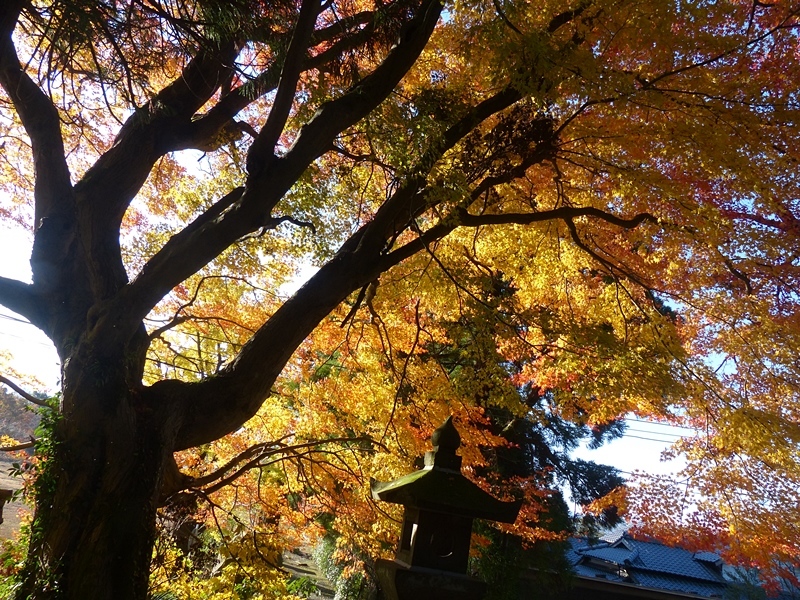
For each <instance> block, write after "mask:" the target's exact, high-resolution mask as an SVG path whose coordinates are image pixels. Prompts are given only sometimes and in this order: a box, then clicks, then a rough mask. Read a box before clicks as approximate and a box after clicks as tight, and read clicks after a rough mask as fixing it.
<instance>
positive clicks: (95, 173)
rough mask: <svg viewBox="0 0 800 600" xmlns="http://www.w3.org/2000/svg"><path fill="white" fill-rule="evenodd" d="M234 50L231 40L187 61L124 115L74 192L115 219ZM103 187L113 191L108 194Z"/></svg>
mask: <svg viewBox="0 0 800 600" xmlns="http://www.w3.org/2000/svg"><path fill="white" fill-rule="evenodd" d="M236 54H237V49H236V47H235V45H234V44H233V43H232V42H227V43H225V44H223V45H222V46H221V47H220V48H218V49H217V50H205V51H202V52H200V53H199V54H198V55H197V56H196V57H195V58H193V59H192V60H191V61H189V64H187V65H186V68H185V69H184V70H183V72H182V73H181V75H180V76H179V77H178V78H177V79H175V80H174V81H173V82H172V83H171V84H169V85H168V86H167V87H165V88H164V89H163V90H161V92H159V93H158V95H157V96H156V97H155V98H154V99H153V100H151V101H150V102H148V103H147V104H145V105H144V106H143V107H142V108H140V109H139V110H137V111H136V112H135V113H134V114H133V115H131V116H130V117H129V118H128V120H127V121H126V122H125V125H123V127H122V129H121V130H120V132H119V134H118V135H117V138H116V140H115V142H114V145H113V146H112V147H111V148H110V149H109V150H108V151H107V152H106V153H105V154H103V156H101V157H100V158H99V159H98V160H97V162H96V163H95V164H94V165H93V166H92V168H90V169H89V170H88V171H87V172H86V174H85V175H84V177H83V178H82V179H81V181H80V182H79V183H78V184H77V185H76V192H78V193H79V194H81V195H82V197H83V198H87V199H92V201H97V199H98V198H101V199H102V200H103V211H104V213H105V214H107V215H109V216H110V217H111V218H113V219H114V222H112V223H113V224H118V222H119V220H120V219H121V218H122V215H123V214H124V212H125V210H126V209H127V207H128V203H129V202H130V200H131V199H132V198H133V197H134V196H135V195H136V193H137V192H138V191H139V189H140V188H141V186H142V184H143V183H144V181H145V180H146V179H147V177H148V176H149V174H150V171H151V169H152V168H153V165H154V164H155V162H156V161H157V160H158V159H159V158H160V157H161V156H163V154H164V153H165V152H168V151H170V150H172V149H174V148H175V146H176V141H175V140H176V137H181V136H182V135H183V131H184V129H185V127H186V126H187V125H188V124H190V123H191V118H192V116H193V115H194V114H195V113H196V112H197V110H198V109H199V108H200V107H201V106H203V104H205V103H206V102H207V101H208V100H209V98H211V96H212V95H213V94H214V92H215V91H216V90H217V89H218V88H219V85H220V84H221V82H222V81H223V80H224V79H225V77H226V76H227V74H228V73H230V71H231V69H232V68H233V62H234V59H235V57H236ZM106 190H109V191H110V190H113V194H114V195H113V196H111V197H109V193H107V192H106ZM115 229H116V228H115Z"/></svg>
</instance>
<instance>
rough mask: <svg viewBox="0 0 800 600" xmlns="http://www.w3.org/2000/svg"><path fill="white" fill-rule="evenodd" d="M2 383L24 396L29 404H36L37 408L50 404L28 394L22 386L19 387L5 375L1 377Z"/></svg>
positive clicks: (0, 381)
mask: <svg viewBox="0 0 800 600" xmlns="http://www.w3.org/2000/svg"><path fill="white" fill-rule="evenodd" d="M0 383H2V384H4V385H7V386H8V387H10V388H11V389H12V390H14V391H15V392H17V394H19V395H20V396H22V397H23V398H24V399H25V400H27V401H28V402H31V403H33V404H35V405H37V406H48V404H47V402H46V401H45V400H40V399H39V398H37V397H36V396H34V395H33V394H29V393H28V392H26V391H25V390H23V389H22V388H21V387H20V386H18V385H17V384H16V383H14V382H13V381H11V380H10V379H9V378H8V377H4V376H3V375H0Z"/></svg>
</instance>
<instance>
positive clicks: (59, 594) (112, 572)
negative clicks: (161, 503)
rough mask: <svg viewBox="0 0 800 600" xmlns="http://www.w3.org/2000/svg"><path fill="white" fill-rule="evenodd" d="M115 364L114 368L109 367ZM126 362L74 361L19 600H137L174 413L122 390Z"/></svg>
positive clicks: (139, 392)
mask: <svg viewBox="0 0 800 600" xmlns="http://www.w3.org/2000/svg"><path fill="white" fill-rule="evenodd" d="M113 362H116V363H117V364H116V365H114V364H112V363H113ZM122 364H124V361H119V360H117V361H109V360H103V361H102V362H100V361H86V360H77V357H75V358H73V359H72V360H71V361H70V363H69V364H68V368H67V369H66V370H65V379H64V398H63V413H64V414H65V415H66V417H67V418H61V420H59V421H58V422H57V424H56V426H55V431H54V440H55V442H56V443H55V445H54V448H53V450H52V453H51V454H52V456H51V458H50V459H49V460H48V462H47V463H46V464H45V466H44V467H43V471H42V473H41V474H40V475H39V481H38V483H37V487H38V492H39V493H38V497H37V508H36V516H35V520H34V525H33V527H32V532H33V533H32V539H31V545H30V550H29V556H28V561H27V563H26V568H25V574H24V579H23V585H22V588H21V589H20V590H19V591H18V593H17V598H18V599H19V600H21V599H23V598H25V599H28V598H33V599H36V600H39V599H55V598H58V599H75V600H78V599H80V600H94V599H97V600H100V599H108V600H111V599H113V600H128V599H130V600H133V599H137V600H142V599H143V598H145V597H146V595H147V588H148V575H149V566H150V560H151V554H152V547H153V541H154V535H155V517H156V509H157V507H158V500H159V494H160V491H161V484H162V478H163V475H164V472H165V465H167V464H169V461H170V460H171V455H172V452H171V449H172V448H173V447H174V438H175V432H176V430H177V425H176V423H177V418H176V415H177V414H178V413H177V411H175V410H171V407H170V405H169V403H167V402H159V403H158V405H157V406H156V407H155V408H153V403H152V402H150V401H148V399H147V398H145V397H143V395H144V394H145V391H144V389H143V388H141V386H137V387H135V388H134V387H133V386H130V385H128V384H126V383H125V381H126V380H129V379H128V378H127V377H125V376H124V372H123V369H121V368H120V365H122Z"/></svg>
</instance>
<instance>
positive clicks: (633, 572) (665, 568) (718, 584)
mask: <svg viewBox="0 0 800 600" xmlns="http://www.w3.org/2000/svg"><path fill="white" fill-rule="evenodd" d="M570 545H571V549H570V552H569V553H568V558H569V560H570V562H571V563H572V564H573V567H574V569H575V571H576V573H577V574H578V575H583V576H588V577H604V578H605V579H608V580H610V581H616V580H618V581H627V582H628V583H634V584H636V585H641V586H644V587H649V588H656V589H663V590H671V591H676V592H682V593H690V594H698V595H700V596H705V597H711V596H719V595H721V594H722V592H723V591H724V589H725V586H726V583H727V582H726V581H725V579H724V578H723V576H722V570H721V568H719V565H721V561H720V558H719V556H717V555H716V554H713V553H711V552H698V553H694V554H693V553H692V552H688V551H686V550H683V549H681V548H672V547H669V546H665V545H663V544H659V543H657V542H650V541H643V540H636V539H634V538H632V537H630V536H629V535H627V534H623V535H621V536H615V537H614V538H610V539H608V541H600V542H597V543H594V544H590V543H589V542H588V541H587V540H585V539H580V538H573V539H572V540H571V543H570Z"/></svg>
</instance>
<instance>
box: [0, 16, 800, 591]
mask: <svg viewBox="0 0 800 600" xmlns="http://www.w3.org/2000/svg"><path fill="white" fill-rule="evenodd" d="M797 10H798V9H797V7H796V6H794V5H793V4H792V3H791V2H788V1H778V2H774V3H769V4H765V3H761V2H752V3H748V2H741V1H735V0H731V1H729V2H720V3H716V4H713V5H708V4H707V3H701V2H688V3H687V2H662V1H657V2H656V1H653V2H624V1H623V2H610V1H606V0H597V1H594V2H593V1H585V0H580V1H578V2H575V3H573V4H570V5H566V6H565V5H564V3H562V2H555V1H543V2H540V3H536V4H533V3H529V2H515V1H512V0H509V1H506V2H492V3H488V2H479V1H474V2H473V1H470V2H464V3H461V2H459V3H456V4H447V5H443V4H441V3H440V2H439V1H438V0H421V1H417V0H395V1H391V2H379V3H375V4H371V3H368V2H358V1H344V0H342V1H339V0H332V1H329V2H324V3H322V2H319V1H317V0H299V1H294V0H277V1H276V2H270V3H267V2H262V1H260V0H235V1H233V2H217V1H216V0H197V1H190V0H164V1H155V0H131V1H130V2H111V1H106V2H86V1H85V0H53V1H50V2H45V1H42V2H38V1H37V2H24V1H22V0H9V1H7V2H4V3H3V5H2V8H0V86H2V89H3V90H4V96H3V104H2V106H0V111H2V113H1V114H2V124H0V127H2V129H3V136H4V137H3V139H4V142H3V143H4V154H3V156H2V169H3V185H4V191H5V192H6V196H4V198H3V201H2V202H3V204H2V205H1V206H0V215H2V217H3V218H4V219H7V220H9V221H16V222H19V223H22V224H24V225H26V226H28V227H30V228H31V229H32V230H33V232H34V243H33V248H32V254H31V266H32V270H33V282H32V283H30V284H26V283H23V282H19V281H15V280H11V279H8V278H0V303H2V304H3V305H4V306H6V307H8V308H10V309H11V310H13V311H15V312H17V313H19V314H21V315H23V316H24V317H26V318H27V319H29V320H30V321H31V322H32V323H33V324H35V325H36V326H37V327H39V328H40V329H42V330H43V331H44V332H45V333H46V334H47V335H48V336H49V337H50V339H51V340H52V341H53V343H54V344H55V346H56V348H57V350H58V352H59V355H60V357H61V359H62V361H63V374H62V381H63V384H62V385H63V390H62V398H61V406H60V412H59V414H60V419H59V421H58V424H57V426H56V430H55V432H54V440H53V446H52V448H53V451H52V452H53V455H52V457H51V458H50V461H49V467H48V468H50V469H52V471H51V473H52V474H53V477H52V479H51V480H50V483H51V484H52V485H50V486H43V488H42V489H46V490H47V492H46V493H40V495H39V498H38V499H37V510H36V517H35V518H36V522H35V526H34V528H33V531H34V535H33V538H32V541H31V546H30V551H29V555H28V563H27V571H26V575H25V580H24V583H23V585H22V587H21V589H20V591H19V597H21V598H23V597H25V598H27V597H36V598H48V597H66V598H110V597H114V598H119V599H124V598H143V597H144V595H145V594H146V589H147V574H148V566H149V562H150V557H151V552H152V545H153V536H154V520H155V515H156V510H157V507H158V506H159V505H160V504H162V503H163V502H165V500H166V499H167V498H169V497H171V496H173V495H174V494H176V493H178V492H180V491H181V490H184V489H187V488H190V487H191V486H192V485H193V483H194V481H193V479H192V478H191V477H189V476H186V475H185V474H182V473H181V472H180V471H179V469H178V468H177V465H176V462H175V459H174V453H175V452H178V451H181V450H185V449H189V448H193V447H197V446H202V445H204V444H208V443H210V442H213V441H214V440H217V439H220V438H222V437H224V436H226V435H228V434H230V433H231V432H235V431H236V430H238V429H239V428H240V427H242V425H243V424H244V423H246V422H247V421H248V419H250V418H251V417H252V416H253V415H254V414H256V412H257V411H258V410H259V407H261V406H262V404H263V403H264V400H265V398H267V397H268V396H269V395H270V393H271V390H272V389H273V386H274V385H275V383H276V380H277V378H278V377H279V375H280V374H281V372H282V371H283V369H284V367H285V366H286V365H287V362H288V361H289V360H290V358H291V357H292V355H293V353H294V352H295V351H296V350H297V349H298V347H299V346H301V344H302V343H303V340H305V339H306V338H307V336H308V335H309V334H311V333H312V332H313V331H314V330H315V328H317V327H318V325H319V324H320V323H321V322H323V321H324V320H325V319H326V316H327V315H328V314H329V313H331V311H333V310H334V309H335V308H336V307H337V306H339V305H340V304H341V303H342V302H344V301H346V300H347V301H349V302H350V303H351V304H350V306H351V308H352V312H353V313H354V314H355V313H358V312H359V310H362V311H363V310H367V309H368V308H369V306H370V304H374V298H373V296H374V295H375V294H376V293H379V292H380V288H381V287H382V286H383V285H384V284H385V282H386V280H390V279H391V280H395V281H400V280H399V278H400V277H401V276H402V277H407V278H408V279H406V280H404V281H403V285H406V286H408V287H409V288H413V286H414V283H413V280H415V279H416V280H420V277H426V276H427V274H426V271H425V267H424V264H425V263H426V262H428V263H430V262H433V263H437V262H441V263H442V264H443V265H445V266H448V265H450V267H451V268H444V269H441V270H440V271H439V275H437V277H440V283H441V284H442V285H440V286H439V287H438V288H434V289H431V288H426V287H421V288H420V291H419V294H418V297H419V303H418V304H417V306H418V307H419V310H421V311H422V310H436V308H437V303H438V302H439V300H438V298H439V297H443V296H445V295H446V292H448V291H450V290H454V291H455V292H456V293H462V291H461V288H459V280H458V277H457V276H458V273H457V270H456V271H454V269H453V268H452V267H453V266H458V265H461V266H464V265H466V263H471V264H473V265H474V266H475V267H476V268H481V267H480V266H479V265H481V264H488V265H489V266H490V267H491V269H493V270H501V271H503V272H504V273H505V274H506V275H507V276H508V277H511V278H513V281H514V285H516V286H517V287H518V288H519V290H520V292H519V293H518V294H517V295H516V296H517V301H518V302H519V303H520V304H521V305H524V306H525V307H526V310H527V312H526V313H525V316H526V321H525V323H524V324H523V326H522V327H521V328H520V331H521V332H523V333H521V334H520V336H518V338H517V340H516V342H513V343H516V344H518V345H519V346H521V347H522V348H523V349H524V348H533V349H535V354H536V356H535V359H534V360H530V361H528V362H527V363H526V364H525V366H524V368H523V369H522V370H521V371H520V372H519V373H517V374H516V375H515V380H516V381H517V382H518V383H519V384H523V383H526V382H527V383H530V384H532V385H535V386H538V387H539V388H540V389H543V390H559V392H558V394H559V397H560V398H561V400H562V401H561V402H560V404H559V409H560V411H561V414H562V415H564V416H576V417H577V416H580V417H581V418H585V419H587V421H588V422H589V423H591V424H595V425H601V424H603V423H608V422H610V421H612V420H614V419H615V418H617V417H618V416H619V415H620V414H624V413H625V412H627V411H635V412H637V413H639V414H643V415H658V416H661V417H663V418H667V417H669V416H670V415H671V416H672V418H675V419H684V420H686V421H688V422H690V423H692V424H694V425H695V426H697V427H698V430H699V431H700V432H701V435H700V437H699V438H698V441H697V443H695V444H694V446H693V447H692V448H691V449H690V455H691V457H692V458H696V459H697V460H698V461H699V462H698V464H700V465H704V466H708V465H712V464H716V465H719V464H723V463H726V461H727V463H729V465H728V466H729V468H726V469H724V473H736V474H737V475H738V476H740V477H739V481H738V482H737V483H736V484H737V485H740V486H741V490H742V491H741V493H742V494H744V495H745V496H747V492H748V488H747V486H746V485H744V484H742V483H741V482H744V483H745V484H746V483H747V482H753V481H754V479H753V477H754V476H755V477H758V478H761V477H762V472H763V471H764V470H766V471H768V472H769V473H770V474H771V475H770V477H772V480H773V481H784V482H789V483H787V484H786V485H781V486H779V488H780V489H779V490H778V491H779V492H780V493H779V494H778V495H777V496H775V497H774V498H767V499H766V500H765V501H764V502H762V504H761V505H760V506H762V507H765V506H766V507H767V509H768V510H767V511H766V512H764V511H756V512H753V513H747V514H741V513H740V511H739V510H738V509H739V508H745V509H746V508H747V505H746V504H745V505H742V506H738V505H735V504H733V503H730V502H727V503H726V497H725V495H724V494H722V495H718V496H715V498H717V499H718V500H721V501H722V503H723V504H724V506H723V507H722V508H723V509H724V510H722V511H721V512H719V514H720V519H722V522H724V526H725V527H727V528H728V530H729V532H730V533H731V535H732V537H736V535H738V532H739V531H746V530H747V529H746V528H745V529H742V528H741V526H740V525H741V523H743V522H746V523H748V526H750V525H752V527H755V528H756V529H757V530H758V531H759V532H760V533H761V534H763V535H765V536H768V535H770V532H772V533H771V535H773V536H775V535H776V532H775V531H774V530H773V529H774V528H772V525H771V524H770V523H769V522H768V520H766V521H765V520H763V519H762V520H760V521H759V520H758V519H756V520H753V517H759V518H760V516H764V515H765V514H766V515H767V516H769V515H774V514H775V510H776V509H777V508H778V506H780V507H781V508H782V509H784V512H783V513H782V522H783V523H784V526H785V527H794V528H796V527H797V526H798V523H800V514H799V513H798V506H800V502H794V503H793V504H791V505H789V506H787V505H783V504H781V505H779V504H778V502H781V503H782V502H783V501H784V500H785V499H786V498H785V493H784V492H785V490H786V489H789V490H791V489H794V490H795V492H794V494H795V496H794V497H795V498H796V490H797V489H799V488H800V486H797V485H794V487H792V486H791V485H790V484H791V482H797V480H798V477H800V472H799V471H798V468H797V465H798V461H797V458H798V442H800V433H798V432H800V426H799V425H798V422H799V421H800V419H799V418H798V406H800V404H798V402H797V401H796V400H797V391H798V389H797V365H796V364H795V362H794V356H796V350H797V348H798V346H800V344H798V342H797V332H798V328H797V326H796V322H797V319H796V310H795V305H796V289H797V288H796V285H797V283H796V277H797V269H798V267H797V259H796V257H797V239H798V238H797V220H796V219H797V210H798V207H797V206H796V199H797V198H798V197H800V194H798V193H797V192H798V179H797V174H796V162H797V159H798V148H800V144H798V143H797V142H798V140H797V127H796V122H797V108H798V107H797V98H796V89H795V85H794V82H796V81H797V80H798V75H799V74H798V57H797V52H796V48H797V41H798V40H797V25H798V22H797ZM443 11H444V12H443ZM191 149H197V150H200V151H202V152H205V153H207V154H206V157H205V159H204V160H205V161H207V162H206V163H205V164H207V165H208V167H207V168H208V170H209V171H210V174H209V176H208V177H206V178H205V179H203V178H201V177H200V174H199V170H200V169H199V168H198V167H195V166H192V165H190V163H191V162H192V161H187V160H179V156H180V155H181V153H184V152H185V151H189V150H191ZM201 179H202V181H201ZM302 260H305V261H306V262H313V263H314V264H315V265H317V266H318V267H319V268H318V270H317V271H316V273H315V274H314V275H313V276H311V277H310V278H309V280H308V281H307V282H306V283H305V284H304V285H303V286H302V287H301V288H300V289H299V290H297V291H296V292H294V293H293V294H292V295H291V296H290V297H289V298H288V299H285V300H283V299H282V298H280V297H279V296H280V290H281V285H282V284H283V283H284V282H285V281H287V279H288V278H290V277H291V274H292V273H293V266H292V265H297V264H298V261H302ZM415 269H416V271H415ZM454 273H455V275H454V277H455V279H450V276H451V275H453V274H454ZM434 279H435V278H434ZM379 283H380V285H379ZM412 296H413V295H409V296H408V297H412ZM348 299H349V300H348ZM397 308H398V310H399V311H400V312H402V311H404V310H405V311H406V313H407V314H408V311H411V313H412V314H413V312H414V307H413V306H411V307H409V306H401V307H397ZM170 311H171V312H170ZM669 311H673V312H677V313H679V317H678V318H675V317H674V316H670V315H668V314H667V313H668V312H669ZM170 315H171V317H172V318H169V316H170ZM159 318H162V319H165V320H163V321H162V322H160V323H159V322H157V321H156V319H159ZM190 342H192V343H191V344H190ZM509 343H510V344H512V342H511V341H510V342H509ZM149 352H150V353H151V354H148V353H149ZM164 356H170V357H171V358H170V359H169V360H165V359H164ZM720 362H722V364H721V365H720ZM716 367H720V368H716ZM752 464H757V465H759V469H760V470H759V471H758V474H757V475H753V473H755V472H752V473H751V471H749V467H750V466H751V465H752ZM731 469H732V470H731ZM721 473H722V471H714V472H713V473H712V474H711V475H712V477H718V476H720V475H721ZM751 491H757V492H761V491H769V488H765V490H764V489H758V490H754V489H752V488H751ZM737 493H738V492H737ZM790 496H791V494H790ZM716 506H717V507H718V508H719V505H716ZM778 533H779V532H778ZM748 535H749V534H748ZM786 539H789V540H791V539H795V540H796V539H798V537H797V536H794V537H789V538H786ZM786 544H787V552H789V553H791V552H795V553H796V551H797V546H796V544H794V545H792V542H791V541H789V542H786ZM762 547H763V546H762Z"/></svg>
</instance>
